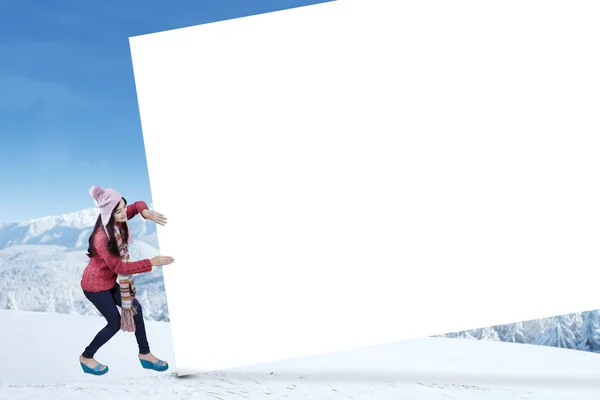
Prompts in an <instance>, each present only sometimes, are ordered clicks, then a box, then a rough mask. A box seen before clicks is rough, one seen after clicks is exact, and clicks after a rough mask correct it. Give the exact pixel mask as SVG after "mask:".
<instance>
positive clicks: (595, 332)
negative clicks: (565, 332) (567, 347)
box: [577, 311, 600, 353]
mask: <svg viewBox="0 0 600 400" xmlns="http://www.w3.org/2000/svg"><path fill="white" fill-rule="evenodd" d="M577 348H578V349H579V350H583V351H591V352H594V353H600V317H599V315H598V311H588V312H585V313H583V315H582V326H581V334H580V336H579V340H578V343H577Z"/></svg>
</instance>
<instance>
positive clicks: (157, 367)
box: [140, 360, 169, 372]
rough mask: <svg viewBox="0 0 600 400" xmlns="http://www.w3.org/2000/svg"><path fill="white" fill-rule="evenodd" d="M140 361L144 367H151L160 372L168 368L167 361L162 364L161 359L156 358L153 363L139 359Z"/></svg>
mask: <svg viewBox="0 0 600 400" xmlns="http://www.w3.org/2000/svg"><path fill="white" fill-rule="evenodd" d="M140 363H141V364H142V367H144V368H145V369H153V370H155V371H161V372H162V371H166V370H168V369H169V363H167V362H165V365H162V363H163V361H162V360H158V361H157V362H155V363H154V364H153V363H151V362H150V361H148V360H140Z"/></svg>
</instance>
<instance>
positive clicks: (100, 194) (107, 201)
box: [90, 185, 132, 243]
mask: <svg viewBox="0 0 600 400" xmlns="http://www.w3.org/2000/svg"><path fill="white" fill-rule="evenodd" d="M90 196H92V198H93V199H94V203H95V204H96V207H98V208H99V209H100V216H101V218H102V226H103V227H104V231H105V232H106V235H107V237H108V231H107V229H106V225H107V224H108V221H110V217H111V216H112V213H113V210H114V209H115V207H116V206H117V205H118V204H119V202H120V201H121V200H122V199H123V196H122V195H121V194H120V193H119V192H117V191H116V190H115V189H110V188H107V189H102V188H101V187H99V186H96V185H93V186H92V187H91V188H90ZM125 223H127V222H125ZM128 242H129V243H131V242H132V235H131V234H129V240H128Z"/></svg>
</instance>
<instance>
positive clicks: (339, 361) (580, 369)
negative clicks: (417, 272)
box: [0, 310, 600, 400]
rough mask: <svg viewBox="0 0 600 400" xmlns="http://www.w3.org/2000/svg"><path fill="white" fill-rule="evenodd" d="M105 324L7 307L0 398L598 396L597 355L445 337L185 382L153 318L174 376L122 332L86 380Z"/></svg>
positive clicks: (154, 335) (165, 332)
mask: <svg viewBox="0 0 600 400" xmlns="http://www.w3.org/2000/svg"><path fill="white" fill-rule="evenodd" d="M103 325H104V321H103V320H102V319H101V318H98V317H88V316H74V315H61V314H48V313H28V312H16V311H6V310H4V311H0V326H1V327H2V329H1V330H0V343H1V345H0V359H1V360H2V361H3V362H2V363H0V398H1V399H11V400H19V399H21V400H30V399H41V398H52V399H56V400H73V399H81V398H86V399H90V400H93V399H101V398H102V399H104V398H106V397H111V396H112V397H114V398H120V399H124V400H125V399H134V398H136V399H137V398H141V397H143V398H153V399H187V398H195V399H213V400H214V399H238V398H244V399H253V400H254V399H256V400H260V399H284V398H285V399H289V400H294V399H300V398H303V399H304V398H308V399H319V400H321V399H322V400H327V399H369V400H378V399H385V400H387V399H419V400H438V399H439V400H441V399H444V400H448V399H460V400H512V399H515V400H516V399H528V400H567V399H570V400H596V399H598V398H600V355H598V354H593V353H588V352H581V351H574V350H565V349H557V348H550V347H544V346H532V345H522V344H512V343H502V342H490V341H481V340H453V339H446V338H425V339H420V340H412V341H406V342H400V343H395V344H390V345H384V346H376V347H371V348H364V349H359V350H355V351H349V352H342V353H333V354H326V355H319V356H312V357H303V358H297V359H293V360H284V361H280V362H276V363H270V364H265V365H258V366H253V367H249V368H243V369H236V370H231V371H226V372H219V373H209V374H197V375H189V376H184V377H180V378H178V377H176V375H175V374H174V371H175V368H174V367H175V362H174V359H173V350H172V345H171V335H170V329H169V324H168V323H164V322H149V323H148V328H147V329H148V335H149V340H150V345H151V347H152V350H153V352H154V353H155V354H156V355H157V356H158V357H161V358H163V359H166V360H167V361H169V362H170V364H171V366H172V368H171V371H168V372H167V373H156V372H153V371H146V370H143V369H142V368H141V366H140V365H139V363H138V361H137V359H136V351H137V349H136V346H135V339H134V338H133V337H132V335H131V334H127V333H123V332H119V333H118V334H117V336H115V337H114V338H113V340H111V342H109V343H108V344H107V345H106V346H105V347H104V348H102V349H101V350H100V352H99V353H98V354H97V358H98V359H99V360H100V361H101V362H103V363H106V364H107V365H109V367H110V371H109V373H108V374H107V375H104V376H101V377H96V376H90V375H85V374H83V372H82V371H81V369H80V367H79V364H78V360H77V357H78V355H79V353H80V352H81V351H82V348H83V347H84V346H85V345H86V344H87V341H88V340H89V339H90V338H91V337H92V335H93V334H95V332H96V331H97V330H98V329H99V328H100V327H101V326H103ZM6 327H10V328H9V329H6ZM65 327H68V330H67V329H65ZM42 332H43V333H42ZM199 334H201V333H199ZM66 335H68V340H67V339H66V337H65V336H66ZM127 349H130V350H131V351H129V352H128V351H127Z"/></svg>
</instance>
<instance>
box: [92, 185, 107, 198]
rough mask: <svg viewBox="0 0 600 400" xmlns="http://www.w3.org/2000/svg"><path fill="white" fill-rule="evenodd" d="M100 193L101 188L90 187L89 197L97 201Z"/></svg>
mask: <svg viewBox="0 0 600 400" xmlns="http://www.w3.org/2000/svg"><path fill="white" fill-rule="evenodd" d="M102 193H104V190H102V188H101V187H99V186H96V185H92V187H91V188H90V196H92V198H93V199H94V200H96V201H98V198H100V196H101V195H102Z"/></svg>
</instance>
